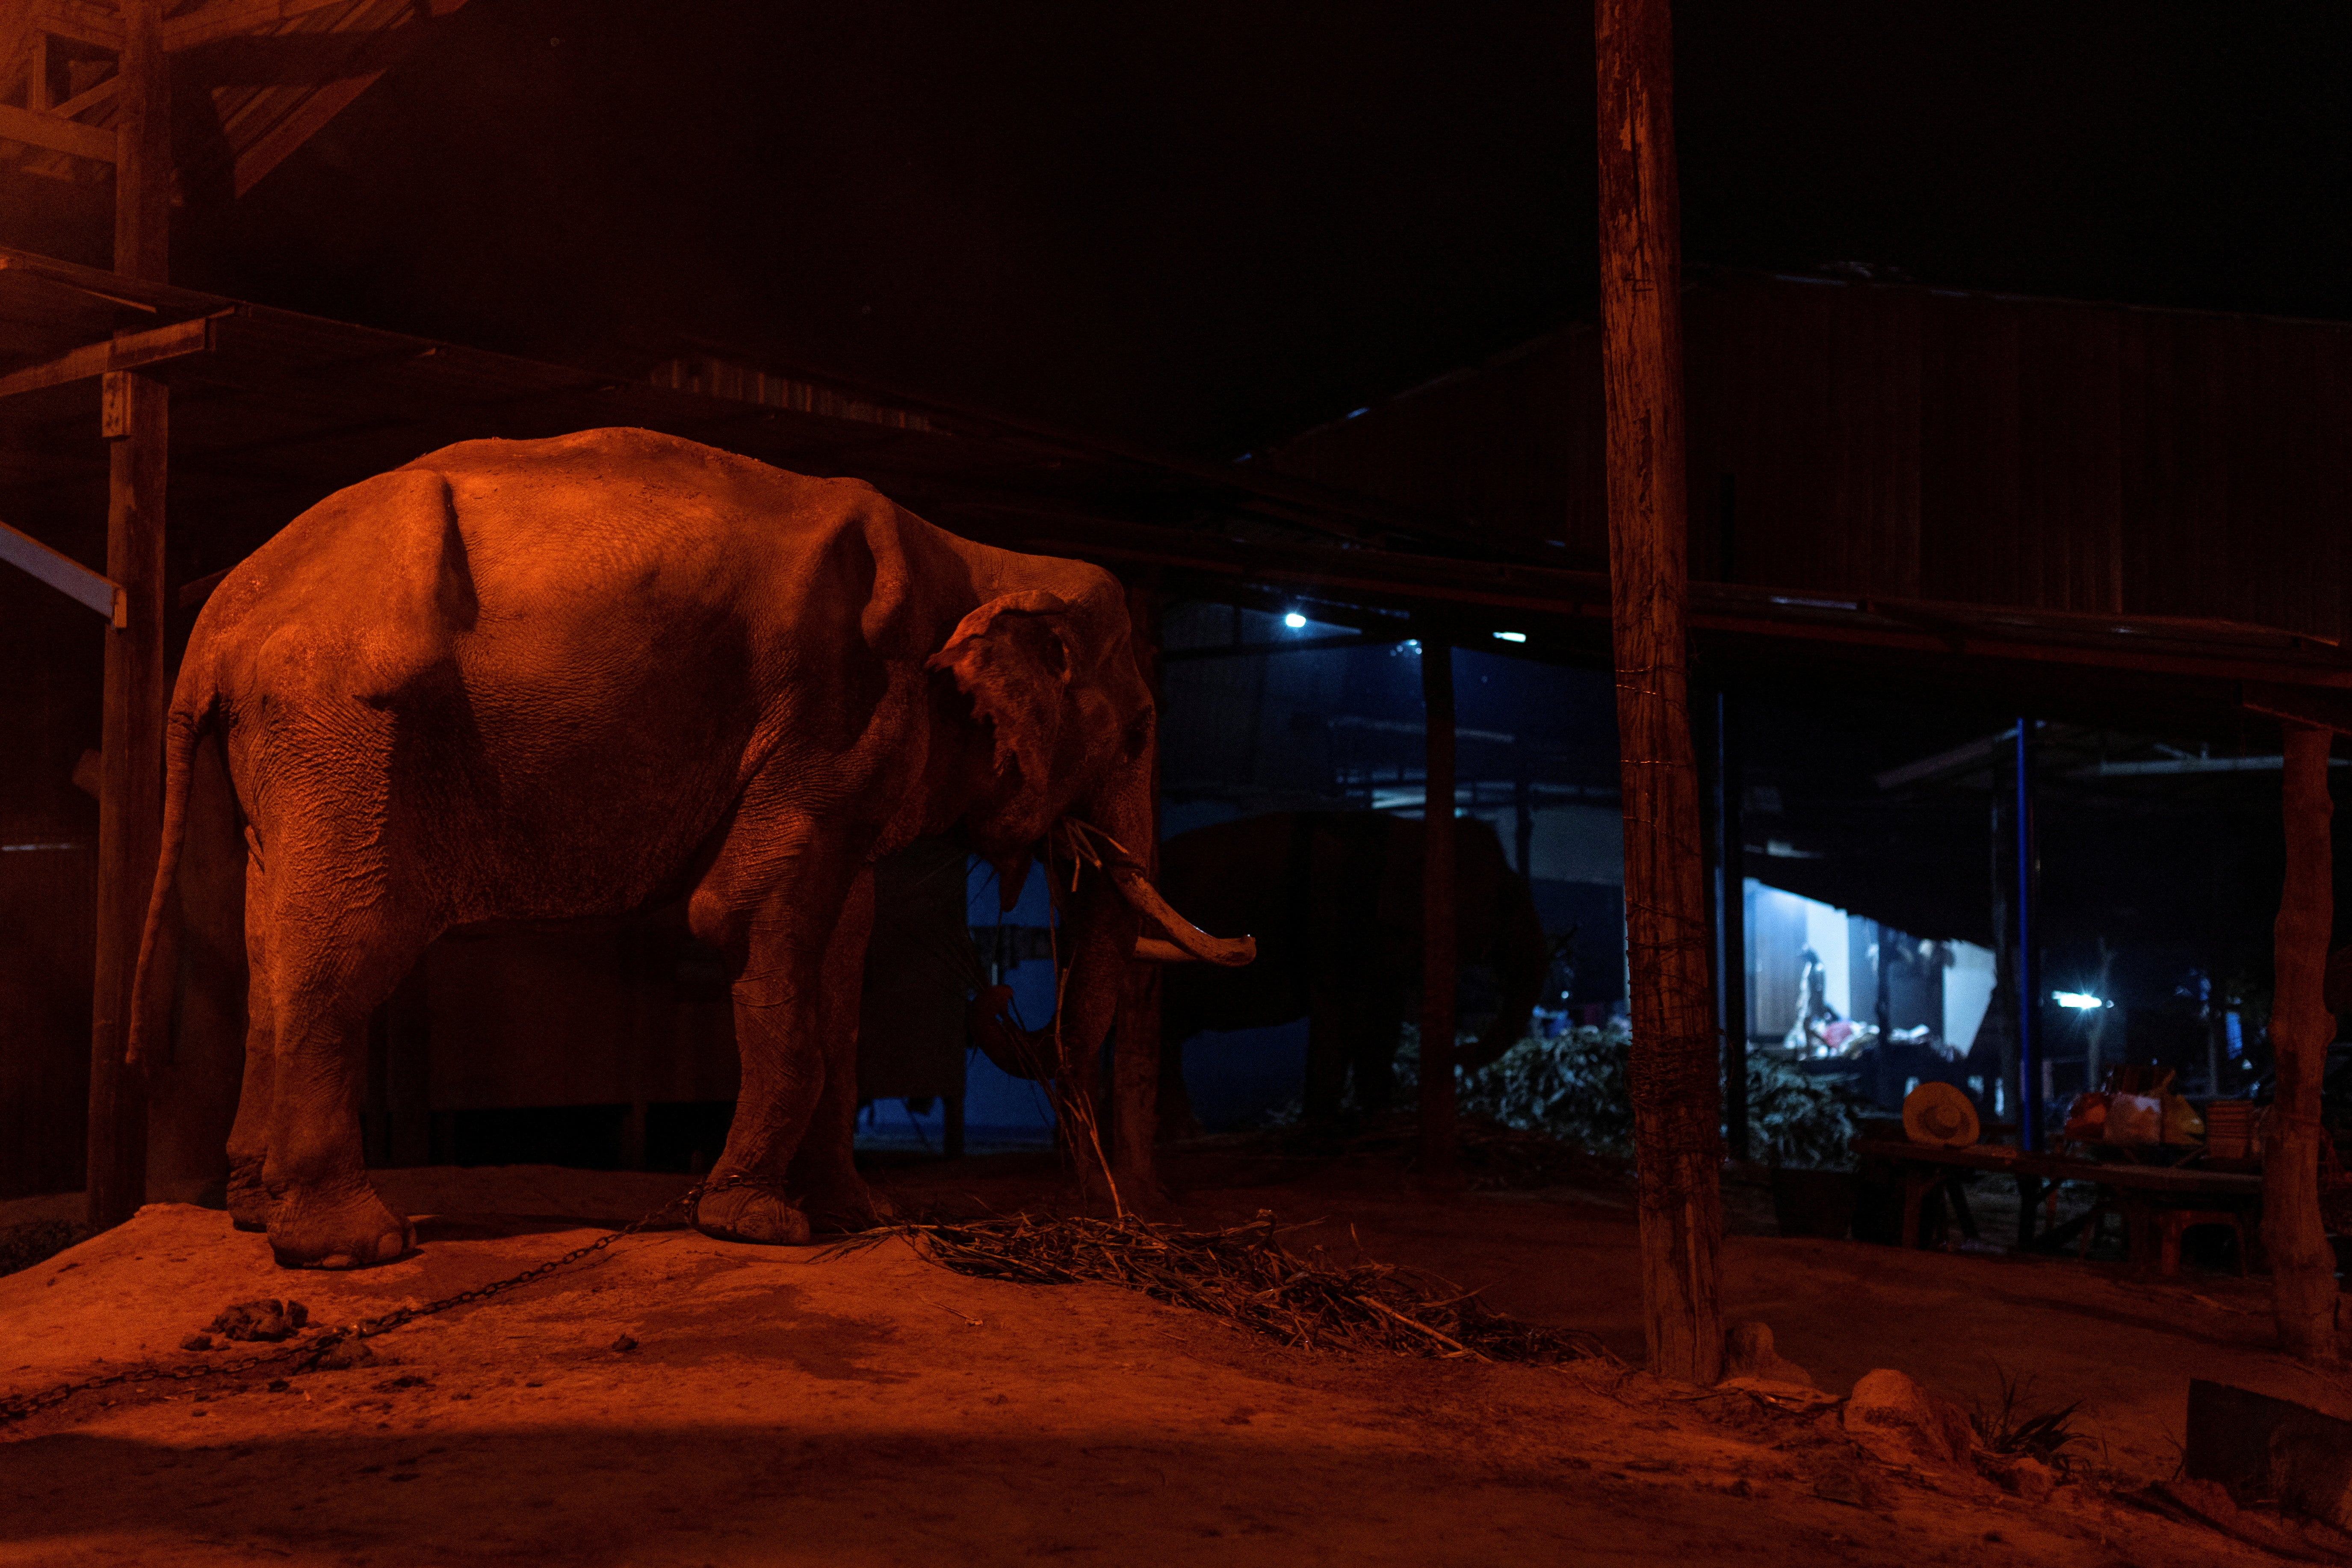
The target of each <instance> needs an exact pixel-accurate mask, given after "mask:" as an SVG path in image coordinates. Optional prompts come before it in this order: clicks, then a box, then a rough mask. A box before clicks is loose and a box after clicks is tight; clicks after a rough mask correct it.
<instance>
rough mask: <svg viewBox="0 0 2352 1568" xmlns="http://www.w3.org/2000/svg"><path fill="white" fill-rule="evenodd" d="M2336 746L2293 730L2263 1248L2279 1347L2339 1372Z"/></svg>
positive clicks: (2318, 734)
mask: <svg viewBox="0 0 2352 1568" xmlns="http://www.w3.org/2000/svg"><path fill="white" fill-rule="evenodd" d="M2333 739H2334V736H2333V734H2332V732H2331V731H2327V730H2324V729H2320V728H2318V727H2317V726H2315V725H2308V724H2295V723H2290V724H2289V725H2287V727H2286V748H2285V753H2286V766H2285V768H2284V770H2283V773H2284V781H2285V802H2284V805H2285V816H2286V881H2285V884H2284V887H2282V888H2281V889H2280V890H2279V912H2278V924H2277V927H2276V928H2275V930H2274V931H2273V937H2272V954H2273V957H2272V962H2273V965H2274V966H2275V968H2274V980H2273V993H2272V1002H2271V1045H2272V1047H2273V1049H2274V1050H2275V1051H2276V1053H2277V1057H2278V1098H2277V1100H2276V1101H2275V1102H2274V1103H2273V1105H2272V1107H2271V1111H2270V1119H2269V1121H2268V1123H2267V1125H2266V1126H2265V1128H2264V1130H2263V1249H2264V1250H2265V1251H2267V1252H2268V1253H2269V1254H2270V1259H2271V1310H2272V1311H2273V1314H2274V1315H2275V1316H2276V1319H2277V1321H2278V1337H2279V1348H2280V1349H2281V1350H2283V1351H2285V1352H2287V1353H2288V1354H2290V1355H2292V1356H2294V1357H2297V1358H2298V1359H2300V1360H2303V1361H2306V1362H2311V1363H2316V1364H2319V1365H2333V1364H2335V1363H2336V1359H2337V1350H2336V1255H2335V1253H2334V1252H2333V1251H2332V1250H2331V1249H2330V1248H2329V1247H2328V1245H2327V1227H2326V1224H2325V1223H2324V1222H2323V1221H2322V1220H2321V1218H2320V1214H2319V1154H2320V1144H2321V1142H2323V1141H2324V1140H2325V1139H2326V1136H2327V1131H2326V1128H2325V1127H2323V1126H2322V1125H2321V1124H2320V1120H2319V1083H2320V1078H2321V1076H2322V1074H2323V1072H2324V1071H2325V1069H2326V1065H2327V1046H2328V1042H2329V1041H2331V1040H2332V1039H2334V1038H2335V1037H2336V1020H2335V1019H2334V1017H2332V1016H2330V1015H2329V1013H2328V1011H2327V1003H2326V995H2325V991H2324V977H2325V975H2326V970H2327V944H2328V941H2329V934H2330V929H2331V927H2332V925H2333V923H2334V921H2335V907H2334V892H2333V890H2332V889H2331V886H2330V883H2331V881H2332V879H2333V872H2332V870H2331V868H2332V866H2333V865H2334V856H2333V853H2332V850H2331V847H2330V838H2329V832H2328V818H2329V816H2331V815H2332V813H2333V810H2334V806H2333V804H2332V803H2331V802H2330V800H2329V799H2328V795H2327V752H2328V747H2329V743H2330V742H2332V741H2333Z"/></svg>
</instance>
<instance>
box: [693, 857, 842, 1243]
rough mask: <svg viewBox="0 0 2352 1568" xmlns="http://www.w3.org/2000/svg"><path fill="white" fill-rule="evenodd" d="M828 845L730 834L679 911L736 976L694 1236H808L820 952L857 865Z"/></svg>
mask: <svg viewBox="0 0 2352 1568" xmlns="http://www.w3.org/2000/svg"><path fill="white" fill-rule="evenodd" d="M828 837H834V836H832V835H825V834H821V833H820V832H819V831H818V830H817V829H816V827H815V825H814V824H812V823H808V822H806V821H802V822H799V823H794V824H790V825H788V826H786V827H784V828H783V829H782V831H780V832H776V833H775V835H774V837H772V838H769V839H765V840H764V841H762V842H759V843H752V842H747V841H746V840H745V839H744V838H743V837H740V836H739V835H730V842H729V844H728V846H727V847H726V848H725V849H723V850H722V851H721V852H720V854H719V858H718V860H717V862H716V863H715V864H714V865H713V866H712V868H711V870H710V871H709V874H707V875H706V876H705V877H704V879H703V881H702V885H701V886H700V887H698V889H696V890H695V894H694V898H693V900H692V901H691V903H690V904H689V906H688V914H689V919H690V920H691V921H692V923H693V926H694V931H695V934H696V935H697V936H698V937H699V938H701V939H702V940H703V941H704V942H709V943H710V944H711V945H712V946H714V947H717V948H718V949H719V952H721V953H723V954H724V955H725V957H726V959H727V962H728V965H729V967H730V970H731V971H732V973H733V992H734V1001H735V1047H736V1051H737V1053H738V1055H739V1056H740V1058H741V1060H742V1083H741V1088H740V1090H739V1092H738V1094H737V1096H736V1101H735V1120H734V1122H733V1124H732V1125H730V1127H729V1128H728V1130H727V1148H726V1151H725V1152H723V1153H722V1154H721V1155H720V1156H719V1163H718V1164H717V1165H716V1166H714V1167H713V1168H712V1171H711V1175H710V1184H709V1191H708V1192H706V1194H704V1196H703V1197H702V1199H701V1200H700V1201H699V1202H698V1204H697V1205H696V1206H695V1215H694V1224H695V1226H696V1228H698V1229H699V1230H701V1231H702V1232H703V1233H704V1234H706V1235H709V1236H714V1237H719V1238H720V1239H722V1240H727V1241H757V1242H768V1243H772V1244H776V1245H781V1246H797V1245H799V1244H801V1243H803V1242H805V1241H807V1240H808V1239H809V1237H810V1234H811V1229H812V1227H811V1226H810V1222H809V1218H808V1215H806V1213H804V1212H803V1209H802V1207H801V1205H800V1204H799V1203H798V1202H797V1201H795V1196H794V1193H793V1183H792V1180H791V1177H792V1173H793V1155H794V1154H795V1153H797V1152H799V1151H800V1148H801V1145H802V1143H803V1141H804V1140H805V1139H806V1138H808V1137H809V1136H810V1132H811V1129H812V1128H813V1127H814V1126H815V1125H816V1123H817V1118H818V1113H819V1110H820V1107H823V1106H825V1105H826V1104H828V1097H827V1095H826V1092H825V1090H826V1078H827V1073H826V1068H827V1057H828V1055H829V1053H828V1051H827V1048H826V1037H825V1029H824V1022H825V1017H824V1015H825V1007H824V991H825V986H824V980H825V967H826V966H825V955H826V952H827V951H828V949H830V948H831V946H832V945H833V938H834V936H835V931H836V929H837V927H838V926H839V925H840V924H841V922H842V920H843V917H844V915H845V912H846V910H845V906H846V905H847V904H848V903H849V901H850V893H851V890H852V888H853V887H854V886H855V884H856V879H857V876H858V872H859V870H860V868H861V863H862V860H863V857H862V856H860V855H854V854H852V853H851V852H850V851H849V847H847V846H844V845H841V844H838V843H830V844H829V843H826V842H825V841H824V840H825V839H826V838H828ZM860 951H861V952H862V951H863V946H862V943H861V946H860ZM852 1059H853V1061H854V1058H852ZM848 1093H849V1094H850V1096H851V1109H852V1111H853V1113H854V1111H855V1106H856V1099H855V1097H856V1086H855V1084H854V1083H853V1084H852V1085H851V1086H850V1087H849V1089H848ZM845 1137H846V1128H845V1129H844V1138H845ZM842 1161H843V1163H847V1150H846V1149H844V1150H843V1151H842Z"/></svg>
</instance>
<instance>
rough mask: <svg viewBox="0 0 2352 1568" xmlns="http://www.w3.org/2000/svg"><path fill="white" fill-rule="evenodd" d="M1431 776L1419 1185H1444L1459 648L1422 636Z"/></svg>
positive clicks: (1451, 1116)
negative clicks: (1457, 654)
mask: <svg viewBox="0 0 2352 1568" xmlns="http://www.w3.org/2000/svg"><path fill="white" fill-rule="evenodd" d="M1421 702H1422V710H1423V722H1424V723H1425V725H1426V726H1427V736H1428V739H1427V741H1426V742H1425V744H1426V746H1427V760H1426V762H1425V763H1424V764H1423V778H1424V779H1425V780H1426V781H1427V783H1426V784H1425V785H1424V787H1423V791H1422V797H1421V801H1422V804H1421V824H1422V835H1421V1106H1420V1110H1421V1182H1422V1184H1423V1186H1426V1187H1435V1188H1439V1189H1441V1190H1442V1189H1444V1188H1447V1187H1450V1186H1452V1185H1453V1184H1454V1182H1455V1180H1456V1173H1455V1171H1454V1142H1455V1137H1456V1131H1455V1121H1456V1116H1455V1106H1454V1022H1455V1020H1454V989H1455V986H1456V985H1457V984H1458V983H1459V981H1460V978H1461V976H1460V964H1461V959H1460V953H1459V952H1458V951H1457V948H1456V943H1455V937H1454V931H1455V921H1454V649H1453V648H1452V647H1450V646H1449V645H1448V644H1446V643H1445V642H1444V640H1442V639H1441V638H1439V637H1431V636H1429V635H1427V634H1425V633H1424V634H1423V637H1422V639H1421Z"/></svg>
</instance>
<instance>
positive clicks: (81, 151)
mask: <svg viewBox="0 0 2352 1568" xmlns="http://www.w3.org/2000/svg"><path fill="white" fill-rule="evenodd" d="M0 138H5V139H6V140H8V141H10V142H24V143H25V144H26V146H28V147H39V148H42V149H43V150H45V151H47V152H51V153H69V154H71V155H72V156H74V157H76V158H88V159H89V161H90V162H92V163H113V162H114V161H115V145H116V143H115V132H111V131H101V130H100V129H99V128H98V127H97V126H95V125H84V124H83V123H82V122H81V121H79V120H61V119H59V118H58V116H57V115H55V114H36V113H34V112H33V111H32V110H29V109H18V108H16V107H15V106H13V105H11V104H5V103H0Z"/></svg>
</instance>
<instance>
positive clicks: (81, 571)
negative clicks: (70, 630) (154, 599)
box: [0, 522, 125, 629]
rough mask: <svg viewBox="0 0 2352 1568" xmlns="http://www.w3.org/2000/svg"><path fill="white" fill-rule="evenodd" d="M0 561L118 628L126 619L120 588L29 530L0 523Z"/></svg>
mask: <svg viewBox="0 0 2352 1568" xmlns="http://www.w3.org/2000/svg"><path fill="white" fill-rule="evenodd" d="M0 561H5V562H6V563H8V564H9V565H11V566H14V567H16V569H17V570H18V571H20V572H24V573H26V574H29V575H31V576H35V577H37V578H39V579H40V580H41V581H42V582H44V583H47V584H48V585H49V586H50V587H52V588H55V589H56V590H57V591H58V593H60V594H63V595H65V596H66V597H67V598H68V599H71V600H73V601H74V602H75V603H76V604H79V605H88V606H89V608H91V609H93V610H96V611H97V612H98V613H99V614H100V615H101V616H105V617H106V618H107V620H108V622H109V623H110V624H111V625H112V626H115V627H117V628H118V629H120V628H121V626H123V624H124V620H125V611H124V608H123V599H122V590H121V588H119V587H117V586H116V585H115V584H113V583H112V582H111V581H110V580H109V579H107V578H104V577H101V576H100V575H99V574H97V573H95V572H93V571H91V570H90V569H89V567H87V566H85V565H83V564H82V563H80V562H79V561H77V560H75V559H74V558H73V557H72V556H70V555H65V554H61V553H59V552H57V551H55V550H52V549H50V548H49V547H48V546H47V545H46V544H44V543H42V542H40V541H39V540H37V539H36V538H34V537H33V536H32V535H31V534H29V533H22V532H19V531H16V529H13V528H11V527H9V526H8V525H7V524H6V523H5V522H0Z"/></svg>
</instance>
